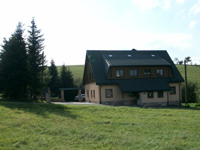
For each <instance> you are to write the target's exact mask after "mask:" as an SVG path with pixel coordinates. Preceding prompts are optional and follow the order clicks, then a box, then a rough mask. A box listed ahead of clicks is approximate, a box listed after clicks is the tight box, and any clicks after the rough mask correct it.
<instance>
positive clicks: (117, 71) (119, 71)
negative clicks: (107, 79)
mask: <svg viewBox="0 0 200 150" xmlns="http://www.w3.org/2000/svg"><path fill="white" fill-rule="evenodd" d="M123 76H124V70H116V77H123Z"/></svg>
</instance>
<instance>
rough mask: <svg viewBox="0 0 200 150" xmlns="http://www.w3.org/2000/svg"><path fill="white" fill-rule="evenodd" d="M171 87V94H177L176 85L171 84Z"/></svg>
mask: <svg viewBox="0 0 200 150" xmlns="http://www.w3.org/2000/svg"><path fill="white" fill-rule="evenodd" d="M170 88H171V90H170V95H172V94H176V87H175V86H171V87H170Z"/></svg>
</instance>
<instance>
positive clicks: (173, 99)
mask: <svg viewBox="0 0 200 150" xmlns="http://www.w3.org/2000/svg"><path fill="white" fill-rule="evenodd" d="M169 85H170V86H175V87H176V94H173V95H171V94H170V91H163V97H162V98H159V97H158V92H157V91H154V92H153V93H154V97H153V98H148V92H140V93H139V99H138V100H137V99H136V97H130V96H129V93H122V92H121V89H120V87H119V86H118V85H101V86H100V85H96V83H90V84H86V85H85V100H86V101H87V102H92V103H100V99H101V102H102V103H103V104H111V105H112V104H114V105H115V104H127V105H128V104H133V103H132V102H133V101H135V102H136V100H137V105H160V106H167V105H168V104H169V105H178V104H179V102H180V83H170V84H169ZM106 89H112V92H113V97H111V98H106V94H105V90H106ZM87 91H89V95H88V92H87ZM91 91H92V96H91ZM93 91H95V97H94V93H93Z"/></svg>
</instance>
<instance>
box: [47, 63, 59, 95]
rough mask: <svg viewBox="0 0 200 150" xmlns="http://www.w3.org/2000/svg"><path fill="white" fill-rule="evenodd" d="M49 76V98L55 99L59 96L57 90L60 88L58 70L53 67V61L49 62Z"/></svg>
mask: <svg viewBox="0 0 200 150" xmlns="http://www.w3.org/2000/svg"><path fill="white" fill-rule="evenodd" d="M49 74H50V76H51V77H50V82H49V84H48V87H50V91H51V96H52V97H57V96H59V94H60V91H59V88H60V78H59V76H58V70H57V67H56V65H55V62H54V60H51V66H50V67H49Z"/></svg>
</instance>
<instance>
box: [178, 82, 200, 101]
mask: <svg viewBox="0 0 200 150" xmlns="http://www.w3.org/2000/svg"><path fill="white" fill-rule="evenodd" d="M181 91H182V102H183V103H185V84H182V85H181ZM198 92H199V85H198V83H196V82H188V84H187V99H188V103H196V102H197V101H199V93H198Z"/></svg>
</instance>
